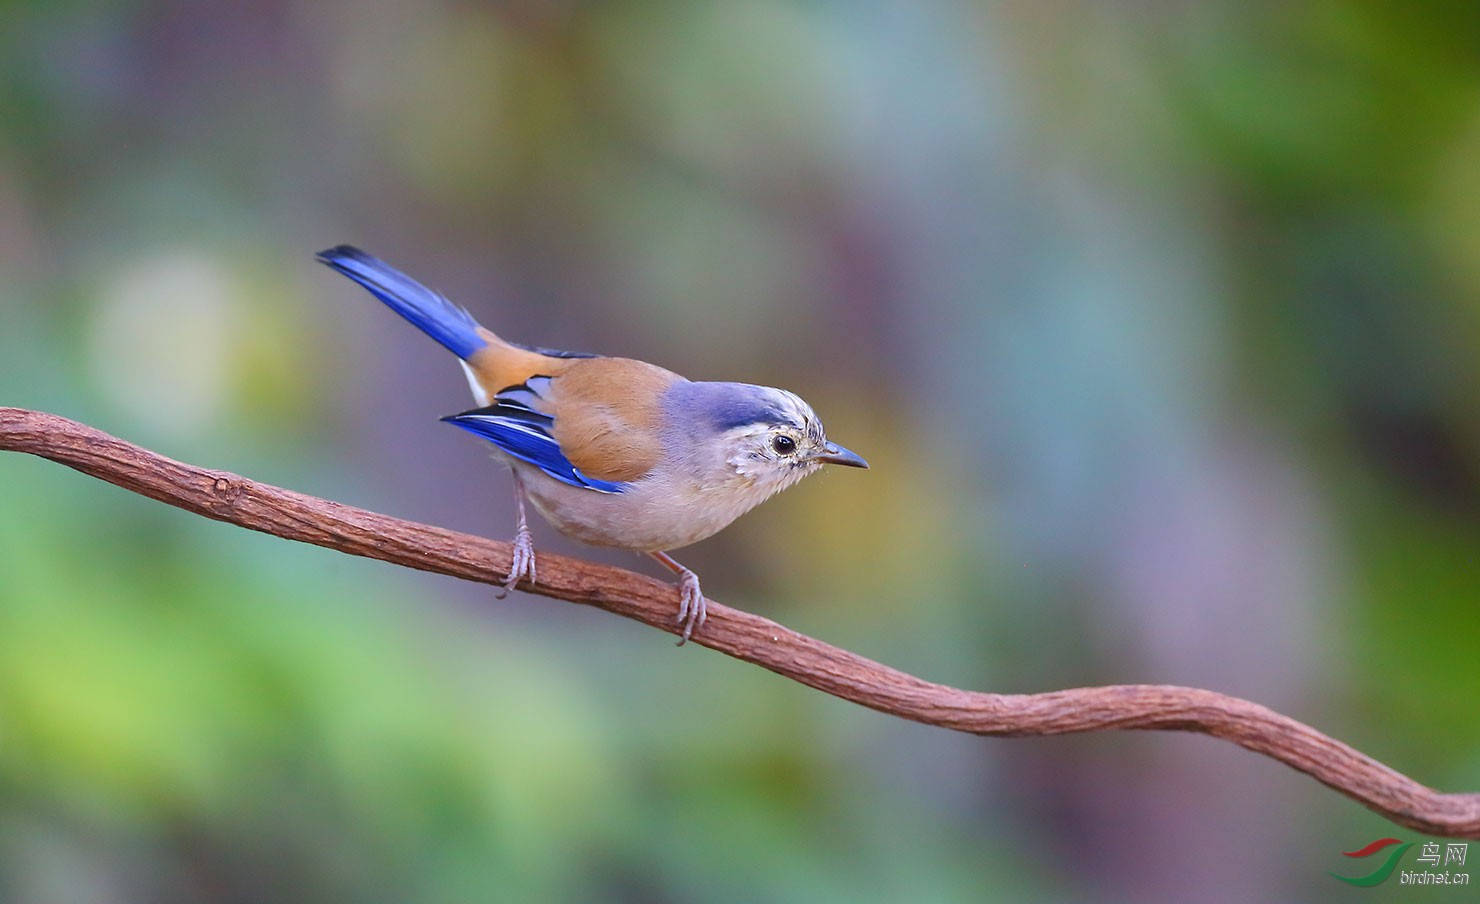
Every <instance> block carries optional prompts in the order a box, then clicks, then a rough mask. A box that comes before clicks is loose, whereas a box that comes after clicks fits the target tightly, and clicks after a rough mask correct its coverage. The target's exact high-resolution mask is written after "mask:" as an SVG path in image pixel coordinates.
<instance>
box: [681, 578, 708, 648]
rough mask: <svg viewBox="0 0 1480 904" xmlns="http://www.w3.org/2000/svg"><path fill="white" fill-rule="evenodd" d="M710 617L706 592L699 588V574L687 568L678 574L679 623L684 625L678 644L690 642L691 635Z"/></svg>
mask: <svg viewBox="0 0 1480 904" xmlns="http://www.w3.org/2000/svg"><path fill="white" fill-rule="evenodd" d="M708 617H709V615H708V613H707V612H706V611H705V607H704V593H703V591H701V590H700V589H699V576H698V575H697V574H694V573H693V572H692V571H689V570H688V569H687V568H685V569H684V570H683V572H682V573H680V574H679V576H678V623H679V624H680V625H682V626H683V635H682V636H680V637H679V639H678V645H679V646H683V645H684V644H686V643H688V641H689V637H690V636H692V635H693V633H694V632H695V631H697V630H698V629H699V628H700V627H702V626H703V625H704V619H706V618H708Z"/></svg>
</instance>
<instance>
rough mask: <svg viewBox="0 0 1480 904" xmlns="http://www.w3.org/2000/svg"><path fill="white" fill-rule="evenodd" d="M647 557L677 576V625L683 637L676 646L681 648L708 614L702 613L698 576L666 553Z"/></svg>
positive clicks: (701, 595)
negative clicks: (680, 627) (660, 563)
mask: <svg viewBox="0 0 1480 904" xmlns="http://www.w3.org/2000/svg"><path fill="white" fill-rule="evenodd" d="M648 555H650V556H652V557H653V558H655V559H657V560H658V561H659V562H662V563H663V567H665V568H667V569H668V570H669V571H671V572H673V573H674V574H676V575H678V623H679V624H680V625H682V626H683V636H681V637H680V638H679V639H678V645H679V646H683V645H684V644H685V643H687V642H688V640H689V636H690V635H691V634H693V633H694V632H695V631H696V630H698V629H699V627H700V626H702V625H703V624H704V619H705V618H707V617H708V613H706V612H705V611H704V594H703V592H702V591H700V590H699V576H698V575H697V574H694V573H693V572H692V571H690V570H689V569H687V568H685V567H683V566H682V565H680V564H678V562H676V561H674V558H673V556H670V555H669V554H668V553H666V552H653V553H648Z"/></svg>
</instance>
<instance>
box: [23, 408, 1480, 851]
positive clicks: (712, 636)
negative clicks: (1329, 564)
mask: <svg viewBox="0 0 1480 904" xmlns="http://www.w3.org/2000/svg"><path fill="white" fill-rule="evenodd" d="M0 449H3V450H11V451H16V452H27V453H30V454H32V455H39V456H41V457H43V458H49V459H51V460H52V461H56V462H59V463H61V464H64V465H67V466H68V467H70V468H75V469H76V470H78V471H81V472H83V473H84V474H90V475H92V476H93V477H97V478H99V479H101V480H106V481H107V482H109V483H112V484H116V485H118V486H120V487H123V488H124V489H126V490H132V491H133V492H135V493H141V494H143V495H145V496H149V497H151V498H153V499H158V500H159V501H161V502H166V503H169V504H170V505H174V506H178V507H180V508H182V509H185V510H186V511H190V512H195V513H196V514H198V515H204V516H206V517H207V518H213V519H215V520H217V521H225V522H228V523H230V524H236V525H238V526H240V527H246V528H250V529H252V530H257V531H262V532H263V533H268V534H273V535H274V536H278V537H285V538H287V539H289V540H299V541H302V542H304V543H313V544H315V545H317V546H324V547H328V548H329V549H337V550H339V551H340V552H346V553H350V554H352V555H357V556H365V557H367V558H372V559H380V560H382V561H385V562H393V563H395V564H397V565H405V566H407V567H409V568H417V569H420V570H422V571H434V572H437V573H439V574H446V575H451V576H453V577H458V578H463V579H464V580H469V581H481V582H483V583H486V584H492V583H497V582H498V581H499V576H500V575H502V574H504V573H505V572H506V571H507V570H508V568H509V559H510V549H509V545H508V544H507V543H499V542H496V541H493V540H485V539H483V538H481V537H474V536H470V535H468V534H459V533H454V532H453V531H449V530H443V529H442V528H438V527H429V526H427V525H424V524H416V523H414V522H410V521H402V520H400V519H398V518H391V517H388V516H386V515H379V514H376V513H374V512H369V511H365V510H364V509H358V508H353V507H351V506H347V505H341V504H339V503H337V502H330V501H328V500H325V499H318V498H315V497H313V496H305V495H303V494H301V493H295V492H292V491H291V490H283V489H279V488H277V487H274V486H269V485H267V484H263V483H257V482H256V481H252V480H248V479H246V478H244V477H238V476H237V475H235V474H230V473H227V472H224V471H210V470H206V469H204V468H197V467H194V466H192V465H187V464H182V463H181V462H178V461H173V460H171V459H168V458H165V457H163V456H161V455H156V454H155V453H153V452H150V451H148V450H146V449H142V448H140V447H138V446H135V445H133V444H131V443H127V442H124V441H123V440H120V439H117V438H116V437H113V436H109V435H108V434H106V433H103V432H101V431H99V430H94V429H93V428H91V427H88V426H85V425H83V424H79V423H77V422H75V421H70V420H67V419H66V418H62V417H58V416H56V415H52V414H44V413H42V412H37V411H27V410H24V409H19V408H0ZM521 589H524V590H527V591H529V592H531V593H538V594H541V595H544V596H549V597H554V598H555V599H562V600H568V601H570V602H573V603H584V604H586V605H591V606H596V607H598V608H601V609H605V610H607V611H609V612H615V613H616V614H618V615H623V616H626V617H627V618H631V619H635V620H637V621H640V622H643V623H645V624H648V625H651V626H652V627H655V628H658V629H660V630H663V631H668V632H670V633H676V626H675V624H674V610H675V606H676V605H677V598H676V593H675V590H674V588H673V587H672V586H671V585H669V584H664V583H660V582H658V581H656V580H653V579H651V578H647V577H643V576H642V575H638V574H634V573H633V572H630V571H624V570H622V569H619V568H612V567H609V566H605V565H595V564H592V563H590V562H583V561H580V560H578V559H571V558H567V557H565V556H557V555H551V554H541V556H540V571H539V586H537V587H531V586H527V585H526V586H524V587H522V588H521ZM694 641H695V642H696V643H700V644H703V645H704V646H706V647H709V648H711V649H714V650H718V651H720V652H721V653H725V654H728V655H730V656H733V657H735V658H736V659H742V660H744V661H746V662H751V663H755V664H756V665H759V666H763V667H765V668H767V669H770V670H771V671H773V672H776V673H777V674H780V675H784V676H786V677H788V678H791V679H793V680H795V681H799V682H801V683H802V684H805V685H808V686H810V687H814V688H817V689H818V690H820V691H824V692H826V693H829V694H833V695H835V696H838V697H842V698H843V699H844V700H851V701H853V702H854V703H860V704H862V705H864V706H867V707H870V708H872V709H876V710H878V711H880V712H884V713H889V714H891V715H895V716H899V717H901V718H905V719H913V720H914V721H916V722H924V723H926V724H928V725H938V726H940V727H942V728H953V729H956V730H957V731H965V732H971V733H973V734H979V735H994V736H1002V737H1025V736H1030V735H1056V734H1070V733H1074V732H1086V731H1105V730H1109V729H1152V730H1160V731H1191V732H1200V733H1202V734H1208V735H1212V736H1213V737H1216V738H1222V739H1224V740H1227V741H1232V742H1233V743H1235V744H1238V745H1239V746H1240V747H1244V748H1246V749H1248V750H1252V751H1254V752H1255V753H1261V754H1264V755H1265V756H1268V757H1271V758H1273V759H1276V760H1279V761H1280V762H1282V763H1284V764H1286V765H1287V766H1290V767H1291V768H1293V769H1297V770H1299V771H1301V772H1304V773H1305V774H1306V775H1309V776H1311V777H1312V778H1315V779H1316V780H1317V781H1320V782H1322V783H1324V784H1326V785H1328V786H1330V787H1332V788H1335V789H1336V790H1337V791H1340V792H1341V793H1342V794H1345V795H1347V796H1348V797H1350V798H1352V799H1353V800H1356V801H1358V802H1360V803H1362V804H1365V805H1366V806H1367V807H1369V808H1371V809H1372V810H1375V811H1376V812H1378V813H1380V814H1382V815H1383V816H1385V817H1387V818H1388V819H1391V820H1392V821H1393V822H1396V823H1398V824H1400V825H1404V826H1408V827H1409V828H1412V829H1417V830H1419V831H1421V832H1426V833H1428V834H1431V835H1444V836H1451V837H1456V838H1480V794H1441V793H1439V792H1437V791H1434V790H1432V789H1430V788H1427V787H1425V786H1423V785H1420V784H1419V783H1418V782H1415V781H1413V780H1412V779H1410V778H1408V777H1407V776H1404V775H1401V774H1399V773H1397V772H1395V771H1393V770H1392V769H1389V768H1388V767H1387V766H1384V765H1383V764H1381V763H1379V762H1377V761H1376V760H1374V759H1372V758H1371V757H1369V756H1367V755H1365V754H1363V753H1360V752H1359V751H1356V750H1353V749H1352V748H1351V747H1348V746H1347V745H1345V744H1343V743H1341V742H1340V741H1337V740H1335V739H1333V738H1330V737H1327V736H1326V735H1324V734H1322V733H1320V732H1318V731H1316V730H1315V729H1313V728H1310V727H1309V726H1307V725H1304V724H1302V723H1300V722H1296V721H1295V720H1294V719H1291V718H1288V717H1286V716H1282V715H1280V714H1279V713H1276V712H1274V711H1272V710H1269V709H1267V708H1265V707H1263V706H1260V705H1258V704H1256V703H1250V702H1249V701H1247V700H1241V699H1238V698H1236V697H1229V696H1225V695H1223V694H1217V693H1214V692H1212V691H1206V690H1199V689H1196V688H1186V687H1173V686H1165V685H1122V686H1115V687H1087V688H1075V689H1072V690H1062V691H1053V692H1051V693H1044V694H988V693H979V692H972V691H964V690H958V689H956V688H953V687H946V686H944V685H940V684H932V683H930V682H928V681H923V680H921V679H919V678H915V677H914V676H912V675H907V674H905V673H903V672H899V671H896V670H894V669H891V668H888V667H887V666H883V665H880V664H878V663H876V662H873V661H871V660H869V659H865V658H864V657H862V656H858V655H856V654H853V653H850V652H848V651H846V650H840V649H838V648H837V647H832V646H829V645H827V644H825V643H822V642H821V641H818V640H814V639H812V638H810V637H807V636H805V635H802V634H798V633H796V632H795V631H791V630H788V629H787V628H784V627H782V626H781V625H779V624H776V623H775V622H773V621H770V620H768V619H765V618H761V617H759V616H756V615H751V614H749V613H746V612H741V611H738V610H736V609H731V608H729V607H727V606H722V605H720V604H718V603H713V602H711V603H710V604H709V620H708V621H707V622H706V623H705V625H704V627H703V629H702V630H700V631H699V632H698V633H697V634H696V635H695V636H694Z"/></svg>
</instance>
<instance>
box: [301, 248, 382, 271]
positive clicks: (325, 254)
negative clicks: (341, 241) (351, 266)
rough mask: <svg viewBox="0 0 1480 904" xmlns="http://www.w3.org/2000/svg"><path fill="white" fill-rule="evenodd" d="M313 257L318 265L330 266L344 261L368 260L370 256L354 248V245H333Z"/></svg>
mask: <svg viewBox="0 0 1480 904" xmlns="http://www.w3.org/2000/svg"><path fill="white" fill-rule="evenodd" d="M313 257H314V260H316V261H318V262H319V263H321V264H329V265H331V266H332V265H333V264H336V263H338V262H339V261H344V260H351V261H365V260H370V255H368V254H366V253H365V252H363V251H361V250H360V249H358V248H356V247H355V246H354V245H335V246H334V247H333V248H326V249H324V250H323V251H320V252H319V253H318V254H315V255H314V256H313Z"/></svg>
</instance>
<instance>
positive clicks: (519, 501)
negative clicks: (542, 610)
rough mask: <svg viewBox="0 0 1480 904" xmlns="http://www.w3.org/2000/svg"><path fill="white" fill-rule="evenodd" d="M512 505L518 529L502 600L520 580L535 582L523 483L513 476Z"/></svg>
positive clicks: (531, 543) (531, 542) (532, 540)
mask: <svg viewBox="0 0 1480 904" xmlns="http://www.w3.org/2000/svg"><path fill="white" fill-rule="evenodd" d="M514 504H515V505H517V506H518V507H519V529H518V530H516V531H514V561H513V564H512V565H510V566H509V576H508V577H507V578H504V586H503V589H502V590H500V591H499V592H498V594H497V595H498V598H499V599H503V598H504V597H506V596H508V595H509V591H510V590H513V589H514V585H516V584H518V583H519V582H520V581H522V580H526V579H527V580H528V581H529V582H530V583H531V584H533V583H534V581H535V567H534V537H533V536H531V535H530V533H529V520H528V519H527V518H526V517H525V516H524V481H522V480H520V479H519V475H518V474H517V473H516V474H514Z"/></svg>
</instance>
